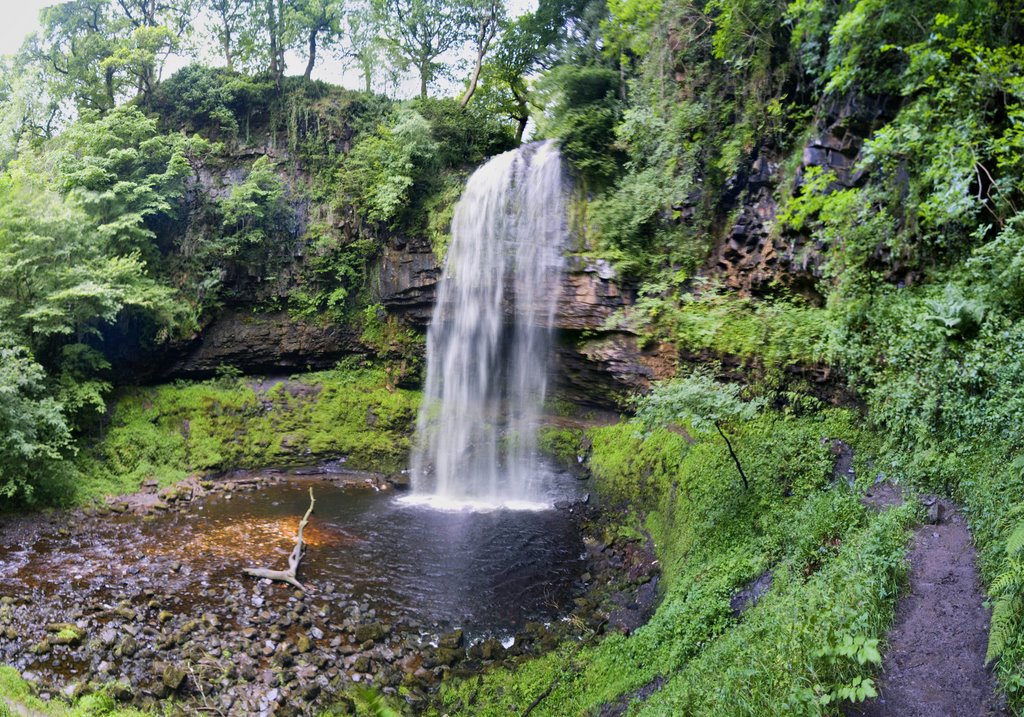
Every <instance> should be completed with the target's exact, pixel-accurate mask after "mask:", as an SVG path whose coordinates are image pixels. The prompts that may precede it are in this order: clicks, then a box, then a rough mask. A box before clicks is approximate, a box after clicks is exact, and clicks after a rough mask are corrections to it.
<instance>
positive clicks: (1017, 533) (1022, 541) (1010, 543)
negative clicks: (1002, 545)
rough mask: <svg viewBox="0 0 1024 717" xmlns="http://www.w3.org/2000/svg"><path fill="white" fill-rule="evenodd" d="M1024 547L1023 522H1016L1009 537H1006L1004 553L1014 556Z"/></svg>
mask: <svg viewBox="0 0 1024 717" xmlns="http://www.w3.org/2000/svg"><path fill="white" fill-rule="evenodd" d="M1021 548H1024V522H1021V523H1018V524H1017V527H1016V528H1015V529H1014V531H1013V532H1012V533H1010V537H1009V538H1007V539H1006V554H1007V555H1009V556H1011V557H1012V556H1014V555H1016V554H1017V553H1019V552H1020V550H1021Z"/></svg>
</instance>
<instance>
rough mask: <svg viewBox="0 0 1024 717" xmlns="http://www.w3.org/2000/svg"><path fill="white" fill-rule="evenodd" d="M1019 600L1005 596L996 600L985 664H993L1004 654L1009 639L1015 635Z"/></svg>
mask: <svg viewBox="0 0 1024 717" xmlns="http://www.w3.org/2000/svg"><path fill="white" fill-rule="evenodd" d="M1019 602H1020V601H1019V600H1017V599H1016V598H1014V597H1010V596H1004V597H1001V598H999V599H998V600H996V602H995V606H994V607H993V608H992V626H991V628H990V629H989V633H988V650H987V651H986V652H985V664H988V663H990V662H992V661H993V660H995V659H997V658H998V657H999V656H1000V655H1002V654H1003V651H1004V650H1005V649H1006V642H1007V639H1008V638H1009V637H1010V636H1011V635H1013V634H1014V632H1015V630H1014V627H1015V625H1016V624H1017V619H1016V617H1017V612H1018V606H1019Z"/></svg>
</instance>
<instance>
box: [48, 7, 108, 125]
mask: <svg viewBox="0 0 1024 717" xmlns="http://www.w3.org/2000/svg"><path fill="white" fill-rule="evenodd" d="M39 19H40V24H41V26H42V31H41V35H40V36H39V38H38V41H35V42H32V43H31V46H32V47H33V50H34V53H35V54H36V56H37V59H38V61H39V62H40V63H41V65H42V66H43V68H44V72H45V73H46V76H47V78H48V80H49V85H50V92H51V94H52V95H53V96H54V97H58V98H62V99H63V98H67V99H69V100H71V101H72V102H73V103H74V104H75V106H76V107H77V108H78V109H79V110H84V109H92V110H97V111H100V112H102V111H106V110H109V109H111V108H113V107H114V105H115V104H117V100H118V97H119V96H121V95H122V94H123V93H124V90H125V86H124V78H123V77H119V76H118V73H117V68H116V66H114V65H111V64H109V63H107V62H106V60H108V59H109V58H110V57H111V56H112V55H113V54H114V52H115V50H116V45H117V43H118V42H119V41H120V40H121V39H123V38H124V36H125V26H124V22H123V19H119V18H116V17H115V16H114V14H113V12H112V11H111V5H110V3H109V2H108V1H107V0H73V1H72V2H66V3H61V4H59V5H53V6H51V7H46V8H43V10H42V11H41V12H40V13H39Z"/></svg>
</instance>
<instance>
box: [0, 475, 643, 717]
mask: <svg viewBox="0 0 1024 717" xmlns="http://www.w3.org/2000/svg"><path fill="white" fill-rule="evenodd" d="M325 477H327V478H328V479H330V480H335V481H343V482H345V484H346V485H348V486H351V487H352V488H353V489H357V488H360V487H361V488H363V489H368V490H381V489H384V490H387V489H391V488H392V486H393V484H394V483H398V484H401V482H402V481H401V477H400V476H399V477H395V478H393V480H392V481H389V480H388V479H387V477H385V476H379V475H376V474H352V473H346V474H339V475H326V476H325ZM281 480H285V478H282V477H281V476H279V475H275V474H274V473H273V472H271V473H269V474H263V475H259V476H252V475H235V476H227V477H223V478H221V479H218V480H216V481H200V480H198V479H195V478H192V479H189V480H186V481H183V482H182V483H179V484H178V485H176V486H172V487H170V488H165V489H162V490H156V487H155V486H153V485H149V486H145V487H144V490H143V492H141V493H139V494H136V495H132V496H122V497H119V498H117V499H113V500H111V501H110V503H109V505H107V506H104V507H101V508H99V509H85V510H77V511H73V512H65V513H60V512H58V513H50V514H39V515H35V516H29V517H25V518H18V519H15V520H13V521H11V522H10V523H5V525H4V526H3V528H2V529H0V537H2V538H4V539H6V540H7V541H8V545H10V544H11V543H10V540H17V542H18V543H20V544H22V545H29V544H31V543H32V542H33V541H35V540H39V539H45V538H46V536H48V535H51V534H53V535H55V536H57V537H59V539H61V540H64V541H66V543H67V545H68V546H70V547H71V548H72V549H73V548H74V546H75V545H77V544H79V543H80V542H82V540H81V539H84V538H85V537H87V536H88V535H89V534H90V531H95V530H97V529H99V527H100V526H101V525H104V523H105V522H106V521H109V520H110V519H111V518H112V517H116V518H118V519H119V520H123V521H127V522H128V524H132V523H138V522H145V521H149V520H153V519H154V516H156V515H158V514H160V513H163V512H165V511H182V512H187V511H194V510H201V508H202V506H203V503H204V501H209V500H215V499H221V500H225V499H230V498H231V496H233V495H236V494H238V493H240V492H248V491H257V490H261V489H263V488H265V487H267V486H268V485H271V484H273V483H274V482H277V481H281ZM558 509H559V510H562V511H566V512H569V513H570V514H571V515H572V516H573V520H575V521H576V522H577V524H578V527H579V530H580V531H581V532H582V534H583V536H584V545H585V546H586V556H585V566H584V572H583V574H582V575H581V577H580V579H579V580H577V581H576V583H575V584H574V585H573V594H574V601H573V604H572V609H571V610H570V611H569V612H568V613H567V614H565V615H564V616H562V619H561V620H556V621H552V622H550V623H549V624H542V623H540V622H527V623H525V624H524V625H522V627H521V629H520V630H519V631H518V632H516V634H515V635H514V636H513V637H510V636H499V635H483V636H475V638H474V639H473V640H470V639H468V638H467V636H466V634H464V633H463V631H462V630H461V629H453V630H449V631H447V632H443V633H440V632H438V631H437V630H436V628H435V629H433V630H432V629H431V626H427V625H420V624H413V623H411V622H407V621H404V620H390V621H388V620H386V619H384V618H383V617H382V616H379V615H378V614H377V612H376V611H375V610H374V609H373V608H372V607H371V606H369V605H368V604H367V603H366V602H363V601H360V599H359V598H358V597H355V596H353V595H351V594H349V593H347V592H346V590H345V588H344V586H343V585H338V584H336V583H332V582H323V583H321V584H309V585H307V590H305V591H299V590H296V589H294V588H292V587H288V586H284V585H282V584H279V583H275V584H271V583H270V582H269V581H266V580H254V579H252V578H247V577H245V576H243V575H242V574H241V571H240V570H239V573H238V575H237V577H232V578H228V579H225V580H222V581H220V582H212V581H211V580H210V579H209V576H208V575H204V573H203V572H202V571H201V570H198V569H194V566H190V565H188V562H187V561H184V562H182V561H171V562H167V561H163V562H159V563H155V564H148V565H146V566H144V567H143V568H139V567H134V566H132V565H131V563H130V561H125V562H124V563H123V564H122V565H121V566H120V567H119V568H118V569H116V570H113V569H112V570H111V573H110V574H109V576H107V578H106V579H102V578H100V579H94V580H92V581H91V582H90V581H85V582H82V581H81V580H80V578H82V576H80V575H75V574H74V570H71V571H70V573H71V574H69V575H68V576H67V578H68V585H67V588H68V589H67V590H64V591H57V594H45V593H44V592H42V591H39V590H28V591H21V592H20V593H8V594H5V589H4V587H3V584H2V583H0V663H4V664H10V665H13V666H14V667H15V668H17V669H18V670H19V671H21V673H22V675H23V676H24V677H25V678H26V679H27V680H28V681H29V682H31V683H33V684H34V685H35V686H36V689H37V692H38V694H39V696H40V697H42V698H43V699H56V698H61V697H77V696H79V695H82V694H85V693H88V692H91V691H96V690H99V689H105V690H107V691H108V692H109V693H110V694H111V695H113V696H114V697H116V698H117V699H118V700H121V701H124V702H126V703H132V704H134V705H137V706H139V707H143V708H158V707H159V705H160V703H161V702H163V701H165V700H169V699H171V700H174V701H175V704H176V705H177V708H180V710H181V711H184V712H200V711H202V712H209V711H212V712H215V713H220V714H224V715H243V714H244V715H255V714H261V715H270V714H275V715H292V714H312V713H315V711H316V710H317V709H321V708H323V707H324V706H326V705H334V706H336V707H337V706H339V705H340V706H341V707H342V708H343V709H344V707H345V706H346V705H348V706H349V707H351V703H350V702H349V701H348V698H347V697H346V692H347V691H348V690H350V689H351V688H352V686H353V685H359V684H369V685H373V686H374V687H376V688H378V689H380V690H382V691H383V692H384V693H390V694H395V693H397V692H398V689H399V688H400V687H402V688H404V689H402V695H403V697H404V698H405V700H406V701H407V702H408V703H409V706H410V709H411V711H413V712H420V711H422V710H423V708H424V707H425V706H426V705H427V704H428V703H429V701H430V699H431V695H432V693H433V692H434V691H435V690H436V688H437V687H438V685H439V684H440V683H441V681H442V680H443V679H445V678H446V677H447V676H448V675H450V674H455V675H461V676H466V675H472V674H475V673H478V672H480V671H482V670H485V669H487V668H488V667H489V666H491V665H494V664H500V663H504V662H507V661H511V660H519V659H522V658H523V657H525V656H528V655H534V654H539V653H541V652H544V651H546V650H550V649H552V648H553V647H555V646H557V645H558V644H559V643H560V642H562V641H564V640H580V639H588V638H590V637H593V636H594V635H596V634H599V633H601V632H603V631H605V630H620V631H624V632H628V631H630V630H632V629H635V628H636V627H638V626H639V625H641V624H643V622H644V621H646V619H647V617H648V616H649V614H650V613H651V612H652V611H653V607H654V602H655V599H656V595H657V589H656V586H657V577H658V573H659V566H658V563H657V561H656V560H655V559H654V557H653V554H652V551H651V546H650V545H645V544H642V543H640V542H637V541H622V540H614V541H611V542H606V541H604V540H603V539H602V538H601V537H600V536H601V535H602V534H603V532H604V530H603V528H604V521H605V520H606V519H607V518H608V516H607V515H604V514H603V513H602V512H601V511H600V510H599V509H597V508H595V507H594V506H592V505H588V504H586V503H585V502H582V501H580V502H572V503H562V504H559V506H558ZM130 513H135V514H137V515H131V516H127V515H125V514H130ZM15 536H16V537H15ZM0 556H2V554H0ZM147 573H148V574H147Z"/></svg>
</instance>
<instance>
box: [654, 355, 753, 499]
mask: <svg viewBox="0 0 1024 717" xmlns="http://www.w3.org/2000/svg"><path fill="white" fill-rule="evenodd" d="M742 393H743V386H740V385H739V384H731V383H730V384H726V383H719V382H718V381H716V380H715V379H714V378H712V377H711V375H710V374H709V373H708V372H707V371H706V370H702V369H698V370H695V371H694V372H693V373H691V374H690V375H689V376H682V377H678V378H674V379H671V380H670V381H665V382H663V383H659V384H656V385H655V386H654V388H653V390H652V391H651V392H650V393H649V394H647V395H646V396H640V397H638V398H637V399H636V401H635V406H636V416H637V419H638V420H640V422H641V423H642V424H644V425H645V426H647V427H649V428H655V427H668V426H673V425H678V424H685V425H687V426H688V427H689V428H691V429H693V430H694V431H696V432H699V433H700V432H711V431H712V430H714V431H717V433H718V435H719V436H721V438H722V440H723V441H725V445H726V447H727V448H728V449H729V456H730V457H731V458H732V460H733V463H734V464H735V465H736V471H737V472H738V473H739V475H740V478H741V479H742V480H743V487H744V488H750V480H749V479H748V478H747V474H746V472H745V471H744V470H743V464H742V463H740V459H739V456H737V455H736V451H735V449H734V448H733V445H732V440H731V438H730V436H735V433H736V431H737V430H738V429H739V427H740V426H741V425H742V424H744V423H746V422H747V421H750V420H752V419H754V418H755V417H756V416H757V414H758V413H759V412H760V410H761V408H762V407H763V406H764V400H763V399H760V398H756V399H752V400H746V399H744V398H743V396H742Z"/></svg>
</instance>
